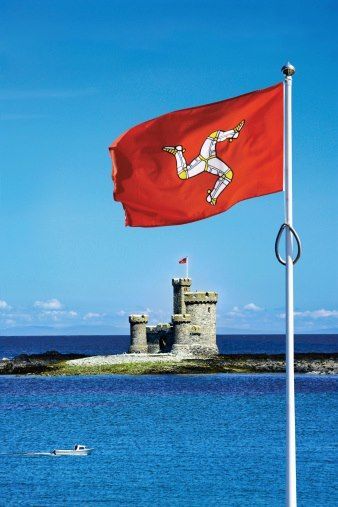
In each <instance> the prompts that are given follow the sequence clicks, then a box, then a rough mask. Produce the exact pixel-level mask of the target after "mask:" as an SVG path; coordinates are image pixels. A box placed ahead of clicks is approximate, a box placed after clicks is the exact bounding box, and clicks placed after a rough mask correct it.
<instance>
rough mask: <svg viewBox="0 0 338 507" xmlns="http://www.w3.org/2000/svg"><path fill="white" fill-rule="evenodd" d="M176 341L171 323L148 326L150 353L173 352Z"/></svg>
mask: <svg viewBox="0 0 338 507" xmlns="http://www.w3.org/2000/svg"><path fill="white" fill-rule="evenodd" d="M173 341H174V334H173V327H172V326H171V325H170V324H158V325H157V326H149V327H147V344H148V353H149V354H159V353H161V352H171V349H172V345H173Z"/></svg>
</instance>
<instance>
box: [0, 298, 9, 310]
mask: <svg viewBox="0 0 338 507" xmlns="http://www.w3.org/2000/svg"><path fill="white" fill-rule="evenodd" d="M10 309H11V306H9V304H8V303H7V301H5V300H4V299H0V310H10Z"/></svg>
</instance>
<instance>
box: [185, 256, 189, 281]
mask: <svg viewBox="0 0 338 507" xmlns="http://www.w3.org/2000/svg"><path fill="white" fill-rule="evenodd" d="M185 266H186V275H187V276H186V278H189V257H187V262H186V265H185Z"/></svg>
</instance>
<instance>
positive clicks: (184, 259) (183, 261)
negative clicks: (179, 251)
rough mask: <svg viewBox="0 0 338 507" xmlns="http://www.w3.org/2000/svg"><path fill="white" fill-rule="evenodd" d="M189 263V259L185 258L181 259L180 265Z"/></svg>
mask: <svg viewBox="0 0 338 507" xmlns="http://www.w3.org/2000/svg"><path fill="white" fill-rule="evenodd" d="M187 261H188V257H183V259H180V260H179V261H178V263H179V264H186V263H187Z"/></svg>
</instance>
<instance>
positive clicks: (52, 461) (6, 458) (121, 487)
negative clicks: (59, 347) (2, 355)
mask: <svg viewBox="0 0 338 507" xmlns="http://www.w3.org/2000/svg"><path fill="white" fill-rule="evenodd" d="M337 384H338V378H337V377H334V376H312V375H298V376H296V404H297V444H298V447H297V458H298V499H299V503H298V505H299V507H310V506H316V507H324V506H325V507H329V506H332V507H333V506H337V505H338V496H337V489H336V487H335V486H336V484H335V480H336V477H337V467H336V460H337V438H336V437H337V435H336V426H335V420H334V418H335V415H336V414H337V387H338V386H337ZM0 393H1V419H0V438H1V444H0V452H1V454H0V491H1V493H0V495H1V497H0V498H1V500H0V503H1V505H6V506H17V505H20V506H49V505H54V506H65V505H69V506H78V505H95V506H96V505H98V506H100V505H102V506H103V505H112V506H140V507H143V506H154V505H156V506H164V507H166V506H168V507H169V506H170V507H172V506H173V507H176V506H177V507H179V506H187V507H194V506H196V507H197V506H203V507H204V506H205V507H207V506H208V507H209V506H211V507H212V506H215V507H216V506H220V505H224V506H236V507H237V506H238V507H246V506H248V507H249V506H250V507H252V506H276V507H278V506H283V505H284V502H285V494H284V491H285V484H284V477H285V378H284V376H283V375H279V374H273V375H224V374H219V375H184V376H180V375H163V376H139V377H137V376H135V377H132V376H92V377H91V376H88V377H87V376H84V377H35V376H26V377H14V376H13V377H10V376H8V377H0ZM76 443H80V444H86V445H87V446H90V447H94V448H95V450H94V452H93V454H92V455H91V456H88V457H82V458H81V457H52V456H36V457H27V456H24V455H23V454H20V453H24V452H27V451H49V450H51V449H53V448H70V447H72V446H73V445H74V444H76Z"/></svg>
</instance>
